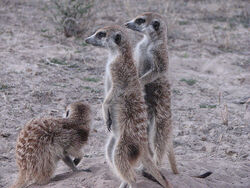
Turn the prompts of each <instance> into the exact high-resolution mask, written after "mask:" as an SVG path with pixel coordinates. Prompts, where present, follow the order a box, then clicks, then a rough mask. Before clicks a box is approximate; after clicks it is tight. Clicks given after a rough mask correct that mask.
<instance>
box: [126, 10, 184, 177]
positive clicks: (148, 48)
mask: <svg viewBox="0 0 250 188" xmlns="http://www.w3.org/2000/svg"><path fill="white" fill-rule="evenodd" d="M125 25H126V27H127V28H129V29H132V30H135V31H139V32H141V33H143V35H144V37H143V39H142V40H141V41H140V42H139V43H138V44H137V46H136V49H135V54H134V56H135V58H136V63H137V68H138V74H139V81H140V82H141V84H142V86H143V87H144V88H143V89H144V94H145V96H144V97H145V101H146V104H147V110H148V118H149V125H148V134H149V138H150V145H151V151H152V155H153V159H154V162H155V164H156V165H157V166H160V165H161V163H162V159H163V156H164V154H165V153H166V151H167V154H168V159H169V162H170V165H171V168H172V171H173V173H174V174H178V173H179V172H178V170H177V166H176V160H175V155H174V150H173V141H172V123H171V91H170V84H169V81H168V78H167V71H168V49H167V26H166V24H165V22H164V20H163V19H162V17H161V16H160V15H158V14H155V13H145V14H142V15H139V16H137V17H136V18H134V19H133V20H131V21H129V22H127V23H126V24H125Z"/></svg>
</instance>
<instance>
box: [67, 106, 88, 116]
mask: <svg viewBox="0 0 250 188" xmlns="http://www.w3.org/2000/svg"><path fill="white" fill-rule="evenodd" d="M89 114H90V106H89V105H88V104H85V103H83V102H74V103H71V104H70V105H68V106H67V107H66V114H65V116H66V118H70V117H79V118H80V117H86V116H89Z"/></svg>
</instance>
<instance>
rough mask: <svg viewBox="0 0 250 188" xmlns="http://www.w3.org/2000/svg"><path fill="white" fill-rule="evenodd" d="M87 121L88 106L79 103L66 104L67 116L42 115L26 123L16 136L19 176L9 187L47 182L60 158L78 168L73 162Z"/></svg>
mask: <svg viewBox="0 0 250 188" xmlns="http://www.w3.org/2000/svg"><path fill="white" fill-rule="evenodd" d="M90 122H91V110H90V107H89V105H87V104H84V103H81V102H76V103H72V104H70V105H69V106H68V107H67V109H66V118H45V117H44V118H37V119H33V120H31V121H30V122H28V123H27V124H26V125H25V126H24V127H23V129H22V130H21V132H20V133H19V136H18V139H17V145H16V161H17V165H18V167H19V176H18V179H17V181H16V183H15V184H14V185H12V186H11V188H24V187H26V186H28V185H30V184H32V183H36V184H46V183H48V182H49V180H50V178H51V177H52V175H53V174H54V171H55V169H56V165H57V162H58V161H59V160H60V159H62V160H63V161H64V163H65V164H66V165H68V166H69V167H70V168H71V169H72V170H73V171H77V168H76V165H77V164H78V163H79V162H80V161H81V159H82V156H83V154H82V151H81V148H82V147H83V145H85V144H86V143H87V140H88V136H89V131H90ZM71 157H74V158H75V159H74V160H72V159H71Z"/></svg>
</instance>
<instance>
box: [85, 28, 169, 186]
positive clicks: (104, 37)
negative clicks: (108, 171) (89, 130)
mask: <svg viewBox="0 0 250 188" xmlns="http://www.w3.org/2000/svg"><path fill="white" fill-rule="evenodd" d="M86 43H88V44H92V45H94V46H99V47H103V48H107V49H108V50H109V53H110V58H109V61H108V64H107V65H106V66H107V69H108V71H109V73H110V80H111V87H110V89H109V91H108V93H107V96H106V98H105V100H104V103H103V112H104V119H105V121H106V122H107V123H108V126H111V127H110V128H111V130H112V131H111V132H112V135H111V136H110V139H109V141H108V144H107V148H106V157H107V161H108V163H109V165H110V166H111V167H112V168H113V169H114V170H115V172H116V174H117V175H118V176H119V177H120V178H121V179H122V183H121V185H120V188H126V187H127V185H128V184H129V186H130V187H131V188H132V187H133V188H135V187H136V177H135V171H134V167H135V166H136V164H137V163H138V162H142V164H143V165H144V166H145V168H146V169H147V171H148V172H149V173H150V174H151V175H152V176H153V177H154V178H155V179H156V180H157V181H158V182H159V183H160V184H161V185H162V186H163V187H172V186H171V185H170V184H169V183H168V181H167V180H166V179H165V178H164V177H163V176H162V175H161V173H160V171H159V170H158V168H157V167H156V166H155V164H154V163H153V161H152V160H151V158H150V154H149V151H148V136H147V111H146V105H145V102H144V99H143V95H142V91H141V89H140V84H139V81H138V76H137V71H136V67H135V65H134V61H133V57H132V51H131V46H130V43H129V39H128V37H127V36H126V32H125V31H124V29H123V28H122V27H119V26H109V27H104V28H102V29H99V30H98V31H96V33H94V34H93V35H92V36H90V37H88V38H87V39H86Z"/></svg>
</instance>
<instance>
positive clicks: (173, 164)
mask: <svg viewBox="0 0 250 188" xmlns="http://www.w3.org/2000/svg"><path fill="white" fill-rule="evenodd" d="M167 155H168V160H169V163H170V166H171V169H172V171H173V173H174V174H179V171H178V169H177V165H176V159H175V154H174V148H173V143H172V140H170V143H169V146H168V148H167Z"/></svg>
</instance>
